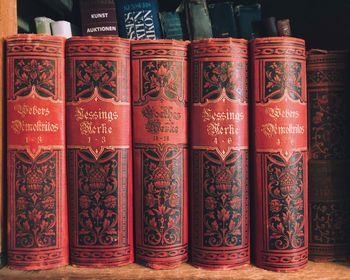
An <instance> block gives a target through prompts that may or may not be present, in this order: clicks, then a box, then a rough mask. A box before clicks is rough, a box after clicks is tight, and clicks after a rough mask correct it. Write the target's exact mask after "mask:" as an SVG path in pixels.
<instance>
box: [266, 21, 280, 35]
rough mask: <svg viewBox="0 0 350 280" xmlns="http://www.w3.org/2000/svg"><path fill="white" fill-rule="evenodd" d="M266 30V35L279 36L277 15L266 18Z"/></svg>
mask: <svg viewBox="0 0 350 280" xmlns="http://www.w3.org/2000/svg"><path fill="white" fill-rule="evenodd" d="M264 29H265V30H264V31H265V36H266V37H277V36H278V31H277V23H276V18H275V17H268V18H265V20H264Z"/></svg>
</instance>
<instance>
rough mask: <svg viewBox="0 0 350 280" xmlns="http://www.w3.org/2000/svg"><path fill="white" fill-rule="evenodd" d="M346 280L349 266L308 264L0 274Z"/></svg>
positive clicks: (4, 272)
mask: <svg viewBox="0 0 350 280" xmlns="http://www.w3.org/2000/svg"><path fill="white" fill-rule="evenodd" d="M318 277H320V278H321V279H350V263H314V262H309V263H308V265H307V267H306V268H305V269H303V270H301V271H298V272H292V273H277V272H271V271H267V270H263V269H260V268H257V267H255V266H252V265H250V266H246V267H243V268H240V269H236V270H226V271H211V270H205V269H198V268H194V267H193V266H191V265H189V264H183V265H181V266H180V267H178V268H175V269H172V270H153V269H150V268H146V267H143V266H140V265H138V264H130V265H127V266H122V267H117V268H96V269H94V268H77V267H73V266H66V267H63V268H58V269H52V270H43V271H18V270H10V269H9V268H7V267H5V268H3V269H1V270H0V279H6V280H18V279H28V280H31V279H33V280H34V279H35V280H41V279H50V280H54V279H64V280H77V279H84V280H89V279H99V280H105V279H166V280H169V279H220V280H221V279H247V280H248V279H269V280H275V279H276V280H277V279H278V280H281V279H283V280H288V279H302V280H308V279H317V278H318Z"/></svg>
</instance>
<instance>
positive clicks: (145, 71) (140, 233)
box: [131, 40, 188, 269]
mask: <svg viewBox="0 0 350 280" xmlns="http://www.w3.org/2000/svg"><path fill="white" fill-rule="evenodd" d="M187 46H188V43H187V42H183V41H176V40H155V41H154V40H153V41H151V40H146V41H134V42H133V43H132V46H131V57H132V73H133V81H132V86H133V87H132V95H133V118H134V119H133V128H134V134H133V136H134V148H133V149H134V192H135V199H134V208H135V242H136V249H135V250H136V260H137V261H138V262H139V263H141V264H144V265H146V266H149V267H151V268H155V269H166V268H173V267H176V266H178V265H180V264H181V263H183V262H185V261H186V260H187V255H188V248H187V247H188V209H187V200H188V194H187V192H188V177H187V176H188V170H187V169H188V125H187V122H188V116H187V114H188V108H187V106H188V101H187V98H188V96H187V95H188V94H187V67H188V65H187Z"/></svg>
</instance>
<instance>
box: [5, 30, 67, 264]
mask: <svg viewBox="0 0 350 280" xmlns="http://www.w3.org/2000/svg"><path fill="white" fill-rule="evenodd" d="M6 41H7V65H6V67H7V166H8V169H7V195H8V199H7V207H8V217H7V228H8V236H7V237H8V238H7V246H8V264H9V266H10V267H11V268H15V269H23V270H39V269H49V268H55V267H60V266H63V265H67V264H68V237H67V235H68V224H67V197H66V195H67V190H66V187H67V184H66V149H65V145H66V141H65V136H66V133H65V117H64V116H65V101H64V97H65V86H64V43H65V39H64V38H63V37H58V36H57V37H56V36H55V37H53V36H45V35H25V34H22V35H16V36H12V37H9V38H8V39H7V40H6Z"/></svg>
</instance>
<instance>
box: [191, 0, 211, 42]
mask: <svg viewBox="0 0 350 280" xmlns="http://www.w3.org/2000/svg"><path fill="white" fill-rule="evenodd" d="M185 10H186V20H187V27H188V32H189V34H190V39H191V40H197V39H205V38H212V37H213V31H212V27H211V22H210V18H209V11H208V6H207V3H206V1H205V0H188V1H185Z"/></svg>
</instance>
